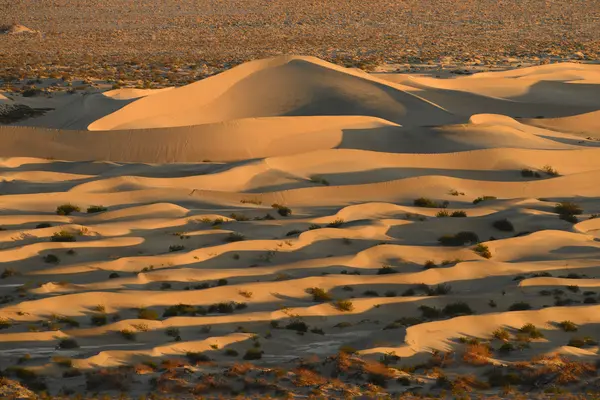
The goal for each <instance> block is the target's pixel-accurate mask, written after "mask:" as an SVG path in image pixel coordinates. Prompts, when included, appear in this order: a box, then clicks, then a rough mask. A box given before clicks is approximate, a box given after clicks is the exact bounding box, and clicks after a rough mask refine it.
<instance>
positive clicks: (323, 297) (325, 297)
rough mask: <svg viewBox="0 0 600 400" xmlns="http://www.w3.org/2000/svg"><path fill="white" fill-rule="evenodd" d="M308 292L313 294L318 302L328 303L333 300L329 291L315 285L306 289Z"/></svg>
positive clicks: (314, 299)
mask: <svg viewBox="0 0 600 400" xmlns="http://www.w3.org/2000/svg"><path fill="white" fill-rule="evenodd" d="M306 292H307V293H308V294H311V295H312V297H313V301H314V302H317V303H326V302H328V301H331V300H332V297H331V295H330V294H329V293H327V292H326V291H325V290H324V289H322V288H318V287H314V288H309V289H306Z"/></svg>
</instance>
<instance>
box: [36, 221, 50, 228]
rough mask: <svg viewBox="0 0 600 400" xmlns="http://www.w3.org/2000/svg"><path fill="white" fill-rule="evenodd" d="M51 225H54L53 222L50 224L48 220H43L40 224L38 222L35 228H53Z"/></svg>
mask: <svg viewBox="0 0 600 400" xmlns="http://www.w3.org/2000/svg"><path fill="white" fill-rule="evenodd" d="M51 227H52V224H49V223H47V222H42V223H40V224H37V225H36V226H35V229H44V228H51Z"/></svg>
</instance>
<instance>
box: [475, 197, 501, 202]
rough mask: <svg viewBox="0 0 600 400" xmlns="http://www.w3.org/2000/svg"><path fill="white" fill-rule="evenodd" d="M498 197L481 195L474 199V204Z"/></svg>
mask: <svg viewBox="0 0 600 400" xmlns="http://www.w3.org/2000/svg"><path fill="white" fill-rule="evenodd" d="M497 199H498V198H497V197H496V196H481V197H478V198H476V199H475V200H473V204H479V203H481V202H482V201H489V200H497Z"/></svg>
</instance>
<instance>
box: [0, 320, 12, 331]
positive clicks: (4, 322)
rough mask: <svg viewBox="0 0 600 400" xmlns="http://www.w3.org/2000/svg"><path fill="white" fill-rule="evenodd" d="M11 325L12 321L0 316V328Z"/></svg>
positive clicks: (6, 327)
mask: <svg viewBox="0 0 600 400" xmlns="http://www.w3.org/2000/svg"><path fill="white" fill-rule="evenodd" d="M11 326H12V322H11V321H10V320H8V319H6V318H2V317H0V330H2V329H8V328H10V327H11Z"/></svg>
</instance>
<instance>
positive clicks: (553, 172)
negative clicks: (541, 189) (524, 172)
mask: <svg viewBox="0 0 600 400" xmlns="http://www.w3.org/2000/svg"><path fill="white" fill-rule="evenodd" d="M542 171H544V172H545V173H546V174H548V175H550V176H560V174H559V173H558V171H557V170H556V169H554V168H553V167H552V166H550V165H544V166H543V167H542Z"/></svg>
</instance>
